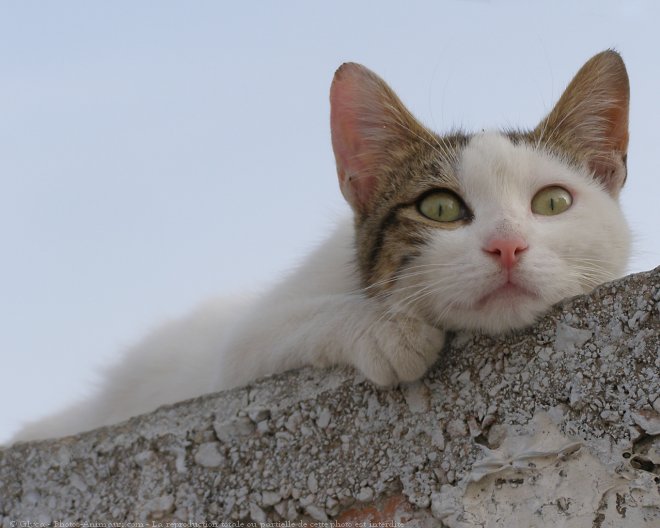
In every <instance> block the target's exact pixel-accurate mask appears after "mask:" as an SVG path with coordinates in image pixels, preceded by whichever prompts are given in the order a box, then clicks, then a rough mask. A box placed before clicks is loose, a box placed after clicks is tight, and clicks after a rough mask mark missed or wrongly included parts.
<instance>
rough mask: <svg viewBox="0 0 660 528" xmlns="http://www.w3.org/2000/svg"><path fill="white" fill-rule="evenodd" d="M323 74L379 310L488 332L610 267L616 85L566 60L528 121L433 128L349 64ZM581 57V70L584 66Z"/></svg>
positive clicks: (620, 122)
mask: <svg viewBox="0 0 660 528" xmlns="http://www.w3.org/2000/svg"><path fill="white" fill-rule="evenodd" d="M346 68H348V69H349V70H350V71H349V72H348V74H347V72H344V73H342V69H340V70H339V72H338V74H337V76H336V77H335V82H334V84H333V91H332V93H331V101H332V105H333V114H332V131H333V146H334V149H335V156H336V159H337V166H338V173H339V178H340V183H341V186H342V191H343V192H344V195H345V196H346V197H347V199H348V201H349V202H350V203H351V205H352V206H353V209H354V211H355V214H356V244H357V248H356V249H357V254H358V262H359V266H360V271H361V274H362V280H363V283H364V285H365V287H366V291H367V292H368V293H369V294H371V295H373V296H375V297H379V298H381V299H382V300H383V302H384V303H385V304H386V305H387V307H388V309H389V310H391V311H397V312H398V311H402V312H410V311H417V312H418V313H421V314H423V315H424V316H425V317H426V318H428V319H430V320H432V321H433V322H434V323H436V324H439V325H441V326H444V327H447V328H474V329H482V330H486V331H489V332H501V331H506V330H508V329H512V328H519V327H521V326H525V325H528V324H530V323H532V322H533V321H534V319H535V318H536V317H537V316H538V315H540V314H541V313H543V312H544V311H546V310H547V309H548V308H549V307H550V306H551V305H552V304H554V303H556V302H558V301H560V300H561V299H563V298H565V297H568V296H572V295H576V294H579V293H584V292H587V291H589V290H591V289H592V288H593V287H594V286H595V285H597V284H600V283H602V282H605V281H607V280H611V279H613V278H615V277H617V276H619V275H620V274H622V273H623V271H624V268H625V265H626V262H627V258H628V252H629V238H630V237H629V233H628V228H627V226H626V222H625V219H624V218H623V215H622V213H621V211H620V208H619V205H618V201H617V197H618V193H619V190H620V188H621V185H623V182H624V180H625V177H626V172H625V152H626V148H627V138H628V136H627V116H628V107H627V102H628V84H627V76H626V75H625V68H624V67H623V63H622V62H621V60H620V58H619V57H618V55H616V54H615V53H613V52H604V53H603V54H600V55H597V56H596V57H594V58H593V59H592V60H591V61H589V62H588V63H587V64H586V65H585V67H583V69H582V70H581V71H580V73H578V75H577V76H576V78H575V79H574V80H573V82H572V83H571V85H570V86H569V88H568V89H567V90H566V92H565V93H564V95H563V96H562V98H561V99H560V101H559V103H558V105H557V107H556V108H555V109H554V110H553V112H552V113H551V114H550V115H549V116H548V117H547V118H546V119H545V120H544V121H542V122H541V124H540V125H539V126H538V127H537V128H536V129H535V130H534V131H531V132H525V133H498V132H485V133H480V134H475V135H472V136H468V135H464V134H453V135H448V136H437V135H435V134H433V133H431V132H430V131H428V130H427V129H426V128H424V127H423V126H422V125H420V124H419V123H418V122H417V121H416V120H414V118H413V117H412V116H411V115H410V114H409V113H408V112H407V110H406V109H405V107H403V105H402V104H401V103H400V101H399V100H398V98H396V95H394V93H393V92H392V91H391V90H390V89H389V88H388V87H387V85H385V84H384V83H383V81H381V80H380V79H379V78H378V77H376V76H375V75H374V74H372V73H371V72H369V71H368V70H366V69H364V68H363V67H359V66H357V65H347V66H344V67H343V69H346ZM585 69H586V71H585Z"/></svg>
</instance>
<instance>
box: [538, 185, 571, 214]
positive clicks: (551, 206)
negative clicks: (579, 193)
mask: <svg viewBox="0 0 660 528" xmlns="http://www.w3.org/2000/svg"><path fill="white" fill-rule="evenodd" d="M572 203H573V197H572V196H571V193H569V192H568V191H567V190H566V189H564V188H563V187H559V186H553V187H546V188H545V189H541V190H540V191H539V192H537V193H536V196H534V198H532V212H533V213H535V214H539V215H544V216H553V215H557V214H559V213H563V212H564V211H566V209H568V208H569V207H570V206H571V204H572Z"/></svg>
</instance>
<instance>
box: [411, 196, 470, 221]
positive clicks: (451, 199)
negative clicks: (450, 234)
mask: <svg viewBox="0 0 660 528" xmlns="http://www.w3.org/2000/svg"><path fill="white" fill-rule="evenodd" d="M417 209H418V210H419V212H420V213H422V214H423V215H424V216H425V217H426V218H430V219H431V220H435V221H436V222H456V221H457V220H463V219H465V218H467V216H468V214H467V210H466V208H465V205H463V202H462V200H461V199H460V198H459V197H458V196H456V195H455V194H454V193H452V192H449V191H433V192H431V193H429V194H427V195H426V196H424V197H423V198H422V199H421V200H420V201H419V202H418V204H417Z"/></svg>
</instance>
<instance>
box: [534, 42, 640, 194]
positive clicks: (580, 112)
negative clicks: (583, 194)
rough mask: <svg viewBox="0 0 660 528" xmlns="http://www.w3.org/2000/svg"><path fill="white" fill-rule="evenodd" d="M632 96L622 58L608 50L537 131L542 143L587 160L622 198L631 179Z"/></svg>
mask: <svg viewBox="0 0 660 528" xmlns="http://www.w3.org/2000/svg"><path fill="white" fill-rule="evenodd" d="M629 98H630V87H629V84H628V74H627V72H626V67H625V65H624V63H623V60H622V59H621V56H620V55H619V54H618V53H617V52H616V51H613V50H607V51H603V52H602V53H599V54H598V55H595V56H594V57H592V58H591V59H589V61H587V63H586V64H585V65H584V66H582V68H581V69H580V71H579V72H578V73H577V74H576V75H575V77H574V78H573V80H572V81H571V83H570V84H569V85H568V88H566V90H565V91H564V93H563V94H562V96H561V98H560V99H559V102H558V103H557V105H556V106H555V107H554V109H553V110H552V112H550V114H549V115H548V116H547V117H546V118H545V119H544V120H543V121H542V122H541V124H540V125H539V126H538V127H537V128H536V129H535V131H534V132H535V134H536V135H537V137H538V138H539V141H540V142H547V143H551V144H556V146H557V147H559V148H560V149H563V150H567V151H568V152H570V153H571V154H573V155H575V156H576V157H577V158H578V159H579V160H582V161H584V162H586V164H587V167H588V169H589V170H590V171H592V172H593V175H594V178H596V179H597V180H598V181H600V182H601V183H602V184H603V185H604V186H605V188H606V189H607V190H608V192H609V193H610V194H611V195H612V196H615V197H616V196H618V194H619V191H620V190H621V187H622V186H623V184H624V182H625V181H626V156H627V152H628V102H629Z"/></svg>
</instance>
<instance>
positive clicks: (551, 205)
mask: <svg viewBox="0 0 660 528" xmlns="http://www.w3.org/2000/svg"><path fill="white" fill-rule="evenodd" d="M550 210H551V211H554V210H555V199H554V198H550Z"/></svg>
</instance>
